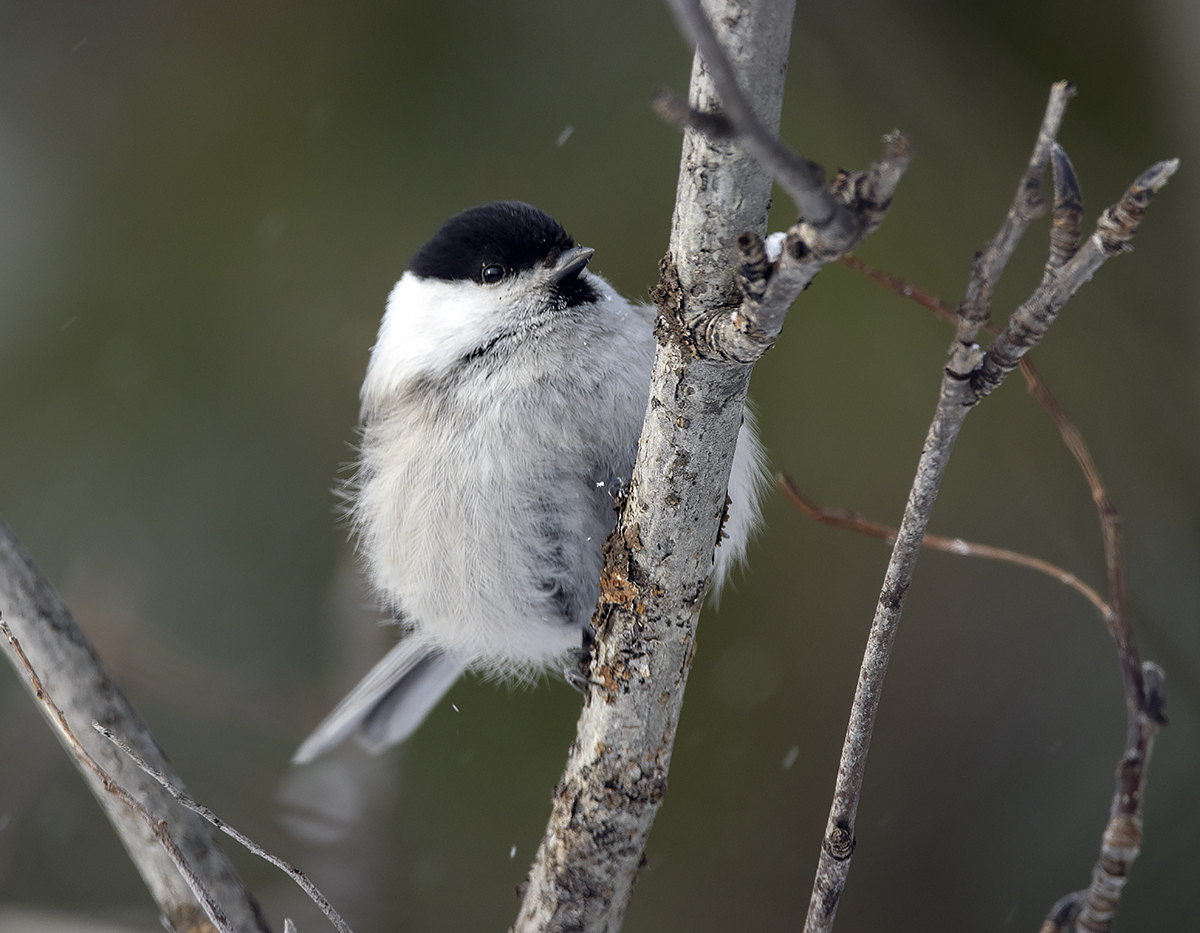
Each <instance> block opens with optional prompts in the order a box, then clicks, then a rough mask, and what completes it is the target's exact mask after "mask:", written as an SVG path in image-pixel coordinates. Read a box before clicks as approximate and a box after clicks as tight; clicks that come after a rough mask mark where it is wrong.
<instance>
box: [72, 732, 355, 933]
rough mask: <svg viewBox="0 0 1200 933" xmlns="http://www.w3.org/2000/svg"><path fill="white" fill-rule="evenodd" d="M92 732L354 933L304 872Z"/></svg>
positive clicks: (116, 741)
mask: <svg viewBox="0 0 1200 933" xmlns="http://www.w3.org/2000/svg"><path fill="white" fill-rule="evenodd" d="M92 728H93V729H95V730H96V731H97V732H98V733H100V735H102V736H104V737H105V738H106V739H108V740H109V741H110V742H112V743H113V745H115V746H117V748H119V749H120V750H121V751H123V752H124V753H125V754H126V755H128V756H129V757H130V758H131V759H133V763H134V764H135V765H137V766H138V767H139V768H141V769H142V771H144V772H145V773H146V774H148V775H150V777H152V778H154V780H156V781H158V783H159V784H161V785H162V786H163V788H164V789H165V790H166V791H167V793H169V794H170V795H171V796H172V797H174V798H175V799H176V800H178V801H179V802H180V804H182V805H183V806H185V807H187V808H188V809H189V810H191V811H192V812H193V813H195V814H197V815H198V816H202V817H204V819H206V820H208V822H209V823H211V824H212V825H213V826H215V827H216V828H217V829H219V830H221V832H223V833H225V835H227V836H230V837H232V838H233V839H236V840H237V841H238V842H240V843H241V844H242V845H243V846H244V847H245V848H247V849H249V850H250V851H251V852H253V853H254V854H255V855H257V856H258V857H259V858H261V859H266V861H268V862H270V863H271V864H272V865H274V866H275V867H276V868H278V869H279V870H280V871H282V872H284V873H285V874H286V875H287V876H288V877H289V878H291V879H292V880H293V881H294V882H296V884H298V885H299V886H300V887H301V888H302V889H303V890H304V893H305V894H307V895H308V896H309V897H310V898H311V899H312V902H313V903H314V904H316V905H317V906H318V907H319V908H321V912H322V913H323V914H325V916H326V917H328V918H329V922H330V923H332V924H333V925H334V927H336V928H337V929H338V931H339V933H354V931H353V930H351V929H350V926H349V924H347V923H346V921H345V920H343V919H342V917H341V915H340V914H339V913H338V912H337V911H336V910H335V909H334V907H333V905H332V904H330V903H329V900H328V899H327V898H326V897H325V895H323V894H322V893H321V892H320V891H319V890H317V886H316V885H315V884H313V883H312V882H311V881H309V880H308V877H307V876H306V875H305V874H304V872H302V871H300V869H298V868H295V867H294V866H292V865H290V864H288V863H287V862H285V861H284V860H283V859H281V858H280V857H279V856H277V855H274V854H273V853H271V852H268V851H267V850H266V849H264V848H263V847H262V846H260V845H259V844H258V843H257V842H255V841H254V840H253V839H251V838H250V837H249V836H247V835H245V834H243V833H241V832H238V830H236V829H234V828H233V827H232V826H230V825H229V824H228V823H226V822H225V821H224V820H223V819H221V818H220V817H219V816H217V815H216V814H215V813H213V812H212V810H210V809H209V808H208V807H206V806H204V805H203V804H200V803H197V802H196V801H195V800H194V799H192V797H190V796H189V795H188V794H187V793H186V792H184V791H183V790H181V789H180V788H178V787H176V786H175V784H174V783H173V782H172V781H171V779H170V778H169V777H167V775H165V774H163V773H162V772H161V771H159V770H158V769H157V768H155V767H154V766H153V765H151V764H150V763H149V762H147V761H146V760H145V759H144V758H142V757H141V756H140V755H139V754H138V753H137V752H135V751H134V750H133V749H132V748H130V747H129V745H128V744H127V743H126V742H124V741H123V740H121V739H120V738H118V737H117V736H116V735H114V734H113V732H112V730H110V729H106V728H105V727H104V726H102V725H100V723H98V722H93V723H92Z"/></svg>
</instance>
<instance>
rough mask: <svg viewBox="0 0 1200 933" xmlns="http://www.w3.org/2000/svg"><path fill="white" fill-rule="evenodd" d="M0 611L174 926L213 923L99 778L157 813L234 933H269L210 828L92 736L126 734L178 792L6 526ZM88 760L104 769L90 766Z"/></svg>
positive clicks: (15, 659) (158, 842)
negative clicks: (95, 725) (98, 730)
mask: <svg viewBox="0 0 1200 933" xmlns="http://www.w3.org/2000/svg"><path fill="white" fill-rule="evenodd" d="M0 615H3V618H4V620H5V621H6V622H7V624H8V626H9V627H10V628H11V630H12V632H13V634H14V635H15V636H16V638H17V639H19V643H20V644H21V645H22V646H23V653H24V654H25V655H26V657H27V659H28V663H29V671H33V672H36V678H37V680H36V683H38V684H40V685H41V687H42V688H43V692H44V693H45V694H47V695H48V696H49V697H52V698H53V699H54V701H55V702H56V704H57V708H58V709H60V710H61V711H62V714H63V719H62V721H61V722H60V721H58V719H57V718H56V717H55V715H54V714H53V713H52V712H50V710H49V709H48V708H47V706H46V705H44V704H41V703H39V705H40V707H41V709H42V711H43V713H44V714H45V715H46V717H47V719H48V720H49V722H50V724H51V726H52V728H53V729H54V731H55V734H56V735H58V737H59V740H60V741H61V742H62V743H63V746H64V747H65V748H66V750H67V753H68V754H69V755H70V756H71V758H72V760H73V761H74V762H75V765H76V767H78V768H79V770H80V771H81V772H82V773H83V776H84V778H85V779H86V780H87V783H88V786H89V787H90V788H91V790H92V793H94V794H95V795H96V798H97V800H99V802H100V805H101V806H102V807H103V808H104V810H105V812H106V813H107V814H108V818H109V820H110V821H111V822H112V824H113V827H114V828H115V829H116V831H117V835H118V836H119V837H120V839H121V842H122V843H123V844H124V846H125V849H126V851H128V853H129V856H130V858H131V859H132V860H133V863H134V865H135V866H137V869H138V871H139V872H140V873H141V875H142V878H143V879H144V880H145V882H146V886H147V887H148V888H149V889H150V894H151V896H153V898H154V900H155V901H156V902H157V903H158V905H159V908H160V910H161V911H162V915H163V920H164V922H165V923H166V924H167V925H168V926H169V928H170V929H172V930H176V931H179V933H182V931H185V930H189V931H190V930H203V929H205V927H206V926H207V924H208V922H209V920H208V917H207V916H206V915H205V912H204V910H203V909H202V907H201V905H200V903H199V902H198V900H197V898H196V896H195V895H194V894H193V891H192V890H191V888H190V886H189V881H188V880H187V879H185V878H184V877H183V875H181V874H180V871H179V869H178V868H177V865H176V863H175V861H174V860H173V858H172V854H171V853H169V852H168V850H167V849H165V848H164V846H166V845H167V843H166V842H164V841H163V837H162V834H160V833H158V832H157V831H156V829H154V828H152V826H151V825H149V824H148V823H147V822H146V819H145V818H144V816H143V815H141V814H140V813H139V812H138V811H137V807H136V806H134V807H131V805H130V804H129V802H128V801H127V800H126V799H125V798H124V797H123V796H121V795H119V794H115V793H114V791H113V790H112V789H111V788H110V787H109V786H107V784H106V781H105V779H104V778H103V777H102V776H101V775H108V776H110V777H111V778H114V779H119V780H120V784H121V787H122V788H123V791H122V793H123V794H127V795H128V797H129V798H130V799H132V800H133V801H136V804H137V806H140V807H142V808H144V810H145V811H147V812H149V813H150V814H153V818H154V821H156V822H161V821H165V822H164V823H163V828H164V829H165V830H167V832H166V835H168V836H169V837H170V838H171V839H172V840H173V841H174V843H175V844H176V845H177V846H178V850H179V856H180V858H181V859H182V860H183V863H184V864H186V865H187V866H190V869H191V871H192V872H193V873H194V876H195V880H196V881H197V882H198V883H199V884H200V885H201V886H202V887H203V889H204V890H205V891H206V892H207V894H208V896H210V897H211V898H212V901H213V902H214V904H215V905H216V906H217V908H218V910H219V912H220V913H221V915H223V916H224V917H225V918H226V919H227V920H228V923H229V924H230V926H231V927H232V928H233V929H234V930H237V931H239V933H242V931H246V933H249V931H264V933H266V931H269V929H270V928H269V927H268V925H267V922H266V919H265V918H264V917H263V916H262V913H261V911H260V910H259V907H258V904H257V903H256V902H255V900H254V898H253V897H252V896H251V895H250V893H249V892H248V891H246V889H245V887H244V886H243V885H242V883H241V880H240V879H239V878H238V876H237V873H236V872H235V871H234V869H233V866H232V865H231V864H230V863H229V860H228V859H227V858H226V857H225V855H224V854H223V853H222V852H221V851H220V849H218V848H217V847H216V846H215V845H214V844H213V841H212V835H211V834H210V833H209V830H208V826H207V825H206V824H205V822H204V821H203V820H202V819H200V818H199V817H198V816H196V815H195V814H192V813H189V812H187V811H186V810H184V809H182V808H181V807H179V805H178V804H177V803H175V801H174V800H172V799H171V796H170V795H169V794H168V793H167V792H166V791H165V790H164V789H163V788H162V787H160V786H159V784H158V783H157V782H156V781H155V780H153V779H152V778H150V777H149V776H147V775H145V774H142V773H141V772H140V771H139V770H138V769H137V768H135V767H133V766H132V765H131V764H130V763H129V762H128V761H127V760H126V759H125V758H124V756H123V755H121V753H120V752H119V751H118V750H117V749H115V748H114V747H113V746H112V745H111V744H109V743H108V742H106V741H104V740H103V739H102V738H101V737H100V736H98V735H96V734H95V732H93V731H92V729H91V723H92V722H93V721H96V722H99V723H102V724H103V725H105V726H107V727H108V728H110V729H112V730H113V731H115V732H119V733H120V734H122V735H124V736H126V737H127V738H128V741H129V743H130V745H131V746H132V747H133V748H135V749H136V750H137V752H138V754H139V755H140V756H141V757H142V758H144V759H146V760H147V761H148V762H150V763H152V764H153V766H154V767H155V768H157V769H158V770H160V771H161V772H163V773H164V774H166V775H168V776H169V777H170V778H171V780H172V782H173V783H174V784H175V785H176V786H180V787H181V786H182V782H181V781H180V780H179V778H178V776H177V775H176V774H175V773H174V770H173V769H172V768H171V766H170V764H169V763H168V762H167V760H166V757H165V756H164V755H163V752H162V750H161V749H160V748H159V747H158V744H157V743H156V742H155V741H154V738H153V737H152V736H151V734H150V731H149V729H148V728H147V727H146V725H145V723H144V722H142V720H141V718H140V717H139V716H138V714H137V712H136V711H135V710H134V708H133V706H132V705H131V704H130V703H129V701H128V700H127V699H126V698H125V696H124V694H123V693H121V691H120V689H119V688H118V687H117V685H116V684H115V683H113V681H112V680H111V679H110V678H109V677H108V675H107V674H106V673H105V671H104V669H103V668H102V667H101V665H100V661H99V659H98V658H97V656H96V653H95V651H94V650H93V649H92V647H91V645H90V644H89V643H88V641H87V638H86V637H85V636H84V634H83V632H82V631H81V630H80V629H79V626H78V624H77V623H76V622H75V619H74V618H73V617H72V616H71V613H70V610H68V609H67V607H66V605H65V604H64V603H63V601H62V599H61V598H60V597H59V595H58V594H57V593H56V592H55V591H54V589H53V587H52V586H51V585H50V583H49V581H47V580H46V578H45V577H44V576H43V575H42V573H41V571H40V570H38V568H37V565H36V564H35V563H34V562H33V558H32V557H30V556H29V554H28V553H27V552H26V551H25V549H24V548H23V547H21V544H20V542H18V541H17V539H16V537H15V536H14V535H13V533H12V530H11V529H10V528H9V527H8V525H7V524H5V523H4V522H3V521H2V520H0ZM4 649H5V654H6V655H7V657H8V659H9V661H11V662H12V664H13V666H14V667H15V668H16V669H17V670H18V672H20V673H21V675H22V680H23V682H24V683H25V684H26V686H27V688H28V689H29V691H30V693H31V694H33V696H34V698H35V699H39V697H38V687H37V686H35V681H34V680H33V679H31V678H30V677H29V676H27V671H26V668H25V665H24V664H23V663H22V660H21V657H20V655H18V653H17V652H16V651H15V649H14V647H13V646H12V645H11V644H10V643H9V642H8V641H7V640H4ZM64 725H65V726H66V730H65V731H64ZM68 732H69V733H70V734H71V735H72V736H74V738H75V742H76V743H77V745H76V744H74V743H72V741H71V739H70V738H68V735H67V733H68ZM81 750H83V751H85V752H86V755H87V758H85V757H84V756H83V755H81V753H80V752H81ZM89 759H90V761H91V762H92V763H93V764H95V766H96V768H98V769H99V773H97V771H96V770H94V769H93V768H92V766H91V764H89Z"/></svg>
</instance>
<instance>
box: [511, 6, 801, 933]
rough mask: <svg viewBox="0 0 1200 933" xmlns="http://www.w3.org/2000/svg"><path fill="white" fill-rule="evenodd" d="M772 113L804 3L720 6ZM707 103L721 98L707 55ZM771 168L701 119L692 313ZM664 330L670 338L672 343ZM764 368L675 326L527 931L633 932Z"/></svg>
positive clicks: (690, 198)
mask: <svg viewBox="0 0 1200 933" xmlns="http://www.w3.org/2000/svg"><path fill="white" fill-rule="evenodd" d="M708 11H709V14H710V15H711V17H712V19H713V22H714V23H715V24H716V27H717V29H718V32H719V33H720V35H721V38H722V41H723V43H724V44H725V48H726V49H727V50H728V52H729V55H730V57H731V59H732V62H733V64H734V68H735V71H736V72H737V74H738V75H739V76H740V78H741V80H742V81H743V82H744V86H746V87H749V88H752V89H753V93H752V95H751V96H752V98H753V99H754V100H755V102H756V109H757V113H758V114H759V116H760V117H761V118H762V119H763V120H764V121H765V122H766V123H767V124H768V125H769V126H772V127H777V126H778V124H779V111H780V107H781V103H782V97H783V78H784V71H785V68H786V63H787V50H788V41H789V38H790V34H791V18H792V3H791V0H783V2H774V3H739V2H735V0H719V2H715V3H712V4H710V5H708ZM689 97H690V100H691V102H692V104H693V106H696V107H702V108H706V109H712V108H713V107H714V105H715V103H716V93H715V91H714V89H713V85H712V82H711V80H710V78H709V76H708V73H707V69H706V67H705V64H704V61H703V59H702V58H701V57H700V56H699V55H698V56H697V58H696V60H695V63H694V65H693V69H692V87H691V93H690V95H689ZM770 192H771V176H770V175H768V174H767V173H766V172H765V171H763V170H762V169H760V168H759V167H758V166H757V164H756V163H755V162H754V161H753V160H752V159H750V158H749V157H748V156H746V155H744V154H743V153H742V151H741V150H740V149H739V148H738V147H737V146H736V145H734V144H733V143H732V142H731V141H729V140H718V141H716V142H713V141H711V140H709V139H707V138H705V137H703V136H702V135H701V134H699V133H697V132H695V131H693V130H688V131H687V136H686V138H685V141H684V152H683V160H682V164H681V168H680V176H679V187H678V195H677V207H676V212H675V218H674V220H673V223H672V234H671V252H670V257H669V260H668V262H669V263H670V264H671V265H673V267H674V268H675V269H676V270H678V274H679V276H680V283H681V287H682V292H683V294H684V295H685V296H686V303H687V311H688V316H689V317H694V316H695V315H698V314H701V313H703V312H704V311H705V310H707V309H716V308H725V309H729V308H731V307H733V308H736V307H737V305H738V304H739V302H740V295H739V294H738V290H737V284H736V281H735V279H734V276H733V269H734V266H735V265H736V256H737V252H736V248H735V243H736V240H737V237H738V236H739V235H740V234H742V233H743V232H744V231H746V230H753V231H755V232H756V233H757V234H759V235H760V236H761V234H762V233H763V232H765V228H766V213H767V205H768V202H769V199H770ZM663 338H665V340H664V339H663ZM749 378H750V367H749V366H748V365H745V364H728V363H717V362H708V361H704V360H699V359H696V358H695V353H694V352H692V350H691V349H690V348H689V347H688V346H687V345H686V344H685V343H683V342H680V341H676V340H673V339H671V337H670V335H662V334H660V346H659V351H658V359H657V360H656V363H655V368H654V376H653V384H652V387H651V394H650V402H649V406H648V409H647V416H646V425H645V428H644V429H643V434H642V446H641V450H640V452H639V456H638V463H637V467H636V469H635V471H634V476H633V480H632V483H631V488H630V494H629V498H628V501H627V502H626V504H625V507H624V510H623V512H622V517H621V521H620V523H619V525H618V529H617V531H616V532H615V533H614V536H613V537H612V538H611V539H610V541H609V544H608V548H607V554H606V566H605V572H604V578H603V580H602V583H601V589H602V592H603V593H604V597H603V598H602V605H601V608H600V610H598V614H597V617H596V620H595V623H594V624H596V626H597V635H598V638H597V650H596V655H595V657H594V661H593V666H592V679H593V680H594V681H595V682H596V683H595V685H594V686H593V688H592V691H591V696H590V698H589V702H588V703H587V705H586V706H585V707H584V710H583V713H582V715H581V716H580V720H579V725H578V733H577V737H576V740H575V742H574V744H573V745H572V747H571V753H570V758H569V760H568V763H567V767H566V770H565V772H564V774H563V777H562V779H561V781H560V782H559V785H558V787H557V788H556V789H555V792H554V799H553V812H552V814H551V818H550V824H549V826H548V827H547V830H546V835H545V837H544V839H543V840H542V843H541V846H540V847H539V849H538V853H537V857H536V861H535V862H534V865H533V867H532V869H531V871H530V874H529V881H528V884H527V886H526V891H525V896H524V901H523V903H522V906H521V911H520V914H519V916H518V918H517V921H516V924H515V925H514V927H513V929H514V930H515V931H518V933H526V931H533V930H588V931H592V930H595V931H615V930H617V929H619V928H620V925H621V921H622V919H623V917H624V914H625V908H626V905H627V903H628V900H629V896H630V893H631V891H632V889H633V885H634V883H635V881H636V878H637V872H638V868H639V863H640V861H641V859H642V853H643V851H644V849H645V844H646V839H647V837H648V835H649V833H650V827H651V825H652V824H653V821H654V817H655V815H656V814H657V812H658V807H659V805H660V803H661V802H662V797H663V793H664V792H665V790H666V780H667V767H668V764H669V762H670V758H671V749H672V745H673V742H674V739H675V728H676V724H677V723H678V720H679V711H680V707H681V704H682V700H683V690H684V686H685V684H686V682H687V674H688V670H689V668H690V666H691V659H692V653H693V652H694V650H695V637H696V621H697V617H698V615H699V611H700V605H701V601H702V599H703V594H704V586H705V581H706V578H707V576H708V572H709V570H710V568H711V566H712V554H713V548H714V545H715V544H716V541H717V536H718V533H719V528H720V524H721V515H722V512H723V510H724V503H725V487H726V485H727V484H728V480H729V470H730V464H731V462H732V458H733V449H734V444H735V442H736V440H737V433H738V430H739V427H740V425H741V419H742V408H743V404H744V401H745V397H746V387H747V384H748V382H749Z"/></svg>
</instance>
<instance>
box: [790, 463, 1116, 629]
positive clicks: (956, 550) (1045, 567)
mask: <svg viewBox="0 0 1200 933" xmlns="http://www.w3.org/2000/svg"><path fill="white" fill-rule="evenodd" d="M776 479H777V481H778V485H779V488H780V490H782V492H783V494H784V495H785V496H787V498H788V501H789V502H791V503H792V505H794V506H795V507H796V508H797V509H799V510H800V511H801V512H803V513H804V514H805V515H807V516H808V517H809V518H811V519H812V520H813V521H815V522H819V523H820V524H822V525H829V526H831V527H833V528H844V529H845V530H847V531H856V532H858V533H859V534H863V535H867V536H868V537H871V538H881V539H883V540H884V541H888V542H894V541H895V540H896V529H895V528H892V527H889V526H888V525H884V524H881V523H879V522H876V521H872V520H871V519H869V518H866V517H864V516H862V515H860V514H859V513H858V512H851V511H849V510H847V509H834V508H829V507H827V506H823V505H818V504H817V503H816V502H814V501H813V500H812V499H810V498H808V496H806V495H804V493H802V492H801V491H800V490H799V489H798V488H797V486H796V482H795V480H793V479H792V477H790V476H789V475H788V474H786V473H781V474H779V476H777V477H776ZM922 547H927V548H933V549H934V550H935V551H946V552H948V553H950V554H960V555H962V556H963V557H981V558H984V559H987V560H999V561H1003V562H1005V563H1008V564H1016V565H1017V566H1018V567H1028V568H1029V569H1030V570H1036V571H1038V572H1039V573H1044V574H1046V576H1048V577H1053V578H1054V579H1055V580H1057V581H1058V582H1059V583H1064V584H1066V585H1067V586H1069V587H1071V588H1072V589H1073V590H1075V591H1076V592H1077V593H1079V594H1080V595H1081V596H1083V597H1084V598H1085V599H1087V600H1088V601H1089V602H1090V603H1091V604H1092V605H1093V606H1095V607H1096V609H1097V610H1098V611H1099V613H1100V616H1101V618H1103V619H1105V620H1106V621H1107V619H1108V617H1109V616H1110V615H1111V614H1112V608H1111V607H1110V606H1109V605H1108V603H1106V602H1105V601H1104V598H1103V597H1102V596H1101V595H1100V594H1099V593H1097V592H1096V591H1095V590H1094V589H1092V588H1091V587H1090V586H1088V585H1087V584H1086V583H1084V582H1083V581H1082V580H1080V579H1079V578H1078V577H1077V576H1075V574H1073V573H1069V572H1068V571H1066V570H1063V569H1062V568H1061V567H1059V566H1057V565H1055V564H1052V563H1050V562H1049V561H1046V560H1042V559H1041V558H1038V557H1031V556H1029V555H1028V554H1022V553H1020V552H1019V551H1010V550H1009V549H1008V548H1002V547H994V546H993V545H990V544H979V543H977V542H974V541H964V540H963V539H962V538H945V537H942V536H941V535H931V534H928V533H927V534H926V535H925V539H924V541H923V542H922Z"/></svg>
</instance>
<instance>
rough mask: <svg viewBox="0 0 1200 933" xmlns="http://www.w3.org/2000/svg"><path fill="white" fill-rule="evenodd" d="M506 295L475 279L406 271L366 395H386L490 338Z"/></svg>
mask: <svg viewBox="0 0 1200 933" xmlns="http://www.w3.org/2000/svg"><path fill="white" fill-rule="evenodd" d="M502 297H503V296H502V295H500V294H499V292H498V290H496V289H488V288H486V287H484V286H482V285H476V284H475V283H474V282H443V281H441V280H438V279H421V278H417V277H416V276H415V275H413V274H412V273H411V272H406V273H404V277H403V278H401V279H400V281H399V282H397V283H396V287H395V288H393V289H392V293H391V294H390V295H389V296H388V302H387V311H386V312H385V313H384V315H383V321H382V322H381V323H380V325H379V336H378V338H377V340H376V341H375V346H374V347H373V348H372V349H371V362H370V364H369V365H368V366H367V377H366V380H365V381H364V382H363V399H364V400H367V399H368V398H372V397H374V398H378V397H381V396H384V395H386V394H387V393H388V392H392V391H395V390H396V389H397V388H399V387H400V386H401V385H403V384H404V383H405V382H406V381H408V380H409V379H411V378H413V377H414V376H417V375H420V374H422V373H435V374H436V373H438V372H443V371H445V370H446V368H447V367H450V366H452V365H453V364H454V362H455V361H456V360H458V359H460V358H461V357H462V356H463V355H464V354H466V353H469V352H471V351H472V350H474V349H475V348H476V347H478V346H480V345H481V344H483V343H486V342H487V340H488V339H489V338H490V337H491V336H492V334H493V333H494V332H495V330H496V328H497V326H498V318H499V313H500V301H499V299H501V298H502Z"/></svg>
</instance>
